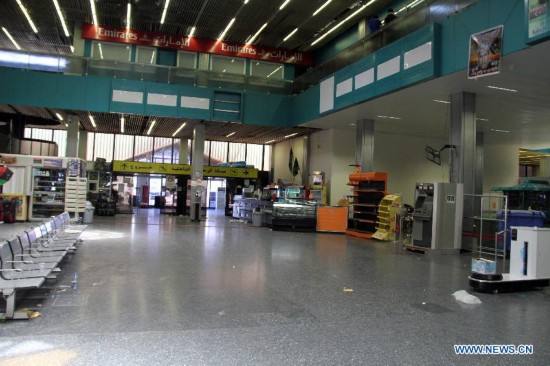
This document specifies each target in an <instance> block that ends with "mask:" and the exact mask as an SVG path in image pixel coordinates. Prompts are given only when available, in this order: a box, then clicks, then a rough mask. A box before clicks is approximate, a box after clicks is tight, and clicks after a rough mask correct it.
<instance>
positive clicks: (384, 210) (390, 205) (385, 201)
mask: <svg viewBox="0 0 550 366" xmlns="http://www.w3.org/2000/svg"><path fill="white" fill-rule="evenodd" d="M400 208H401V197H400V196H398V195H395V194H388V195H387V196H385V197H384V198H382V201H380V205H378V220H377V221H376V224H377V226H376V233H374V235H373V238H375V239H378V240H386V241H392V240H395V238H396V234H397V228H398V225H397V214H398V213H399V209H400Z"/></svg>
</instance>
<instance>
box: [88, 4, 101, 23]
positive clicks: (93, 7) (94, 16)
mask: <svg viewBox="0 0 550 366" xmlns="http://www.w3.org/2000/svg"><path fill="white" fill-rule="evenodd" d="M90 8H92V19H93V21H94V24H95V25H99V23H98V22H97V13H96V11H95V0H90Z"/></svg>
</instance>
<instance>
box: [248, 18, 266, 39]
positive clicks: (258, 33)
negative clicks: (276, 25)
mask: <svg viewBox="0 0 550 366" xmlns="http://www.w3.org/2000/svg"><path fill="white" fill-rule="evenodd" d="M265 27H267V23H264V25H262V27H261V28H260V29H258V31H257V32H256V34H254V35H253V36H252V38H250V40H249V41H248V42H246V44H252V43H254V41H255V40H256V38H258V36H259V35H260V33H262V31H263V30H264V29H265Z"/></svg>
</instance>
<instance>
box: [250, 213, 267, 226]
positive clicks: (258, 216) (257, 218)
mask: <svg viewBox="0 0 550 366" xmlns="http://www.w3.org/2000/svg"><path fill="white" fill-rule="evenodd" d="M263 221H264V214H263V212H262V211H260V210H254V211H253V212H252V226H256V227H261V226H262V223H263Z"/></svg>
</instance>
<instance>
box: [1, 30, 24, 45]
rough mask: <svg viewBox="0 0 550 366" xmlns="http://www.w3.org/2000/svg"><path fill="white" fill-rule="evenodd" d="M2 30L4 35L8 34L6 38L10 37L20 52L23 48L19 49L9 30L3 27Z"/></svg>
mask: <svg viewBox="0 0 550 366" xmlns="http://www.w3.org/2000/svg"><path fill="white" fill-rule="evenodd" d="M2 30H3V31H4V33H6V36H8V38H9V39H10V41H11V43H13V45H14V46H15V47H16V48H17V49H18V50H20V49H21V47H19V45H18V44H17V42H15V39H13V37H12V36H11V34H10V32H8V30H7V29H6V28H4V27H2Z"/></svg>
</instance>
